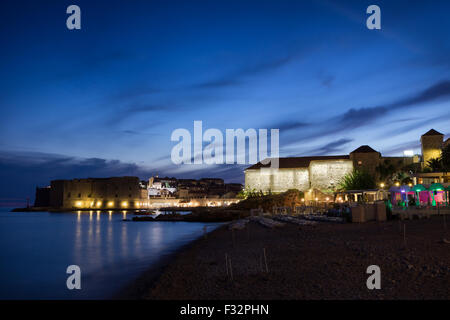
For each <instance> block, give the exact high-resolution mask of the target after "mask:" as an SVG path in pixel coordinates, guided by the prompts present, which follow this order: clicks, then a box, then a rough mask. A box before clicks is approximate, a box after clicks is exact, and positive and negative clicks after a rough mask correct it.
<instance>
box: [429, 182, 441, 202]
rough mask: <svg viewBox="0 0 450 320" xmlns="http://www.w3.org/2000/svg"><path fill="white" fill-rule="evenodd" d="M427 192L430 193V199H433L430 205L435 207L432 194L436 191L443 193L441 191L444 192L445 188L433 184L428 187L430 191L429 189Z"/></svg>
mask: <svg viewBox="0 0 450 320" xmlns="http://www.w3.org/2000/svg"><path fill="white" fill-rule="evenodd" d="M429 190H430V191H431V195H432V197H433V203H432V205H433V206H435V205H436V200H435V199H434V192H436V191H443V190H445V188H444V186H443V185H442V184H440V183H433V184H432V185H431V186H430V189H429Z"/></svg>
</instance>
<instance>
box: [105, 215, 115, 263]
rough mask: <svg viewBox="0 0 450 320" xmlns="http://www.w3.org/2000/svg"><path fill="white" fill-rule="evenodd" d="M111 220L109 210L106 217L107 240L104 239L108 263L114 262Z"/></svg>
mask: <svg viewBox="0 0 450 320" xmlns="http://www.w3.org/2000/svg"><path fill="white" fill-rule="evenodd" d="M109 221H111V211H110V212H109V219H108V232H107V241H106V256H107V259H108V262H109V264H112V263H113V262H114V242H113V227H112V223H111V222H109Z"/></svg>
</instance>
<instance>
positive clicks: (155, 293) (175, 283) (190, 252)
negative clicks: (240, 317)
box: [122, 217, 450, 300]
mask: <svg viewBox="0 0 450 320" xmlns="http://www.w3.org/2000/svg"><path fill="white" fill-rule="evenodd" d="M403 224H405V225H406V229H407V230H408V235H407V236H406V239H407V240H406V241H407V245H406V247H405V246H404V243H403V234H402V233H401V232H400V229H401V228H400V226H402V225H403ZM443 230H444V229H443V224H442V217H433V218H431V219H426V220H410V221H401V222H399V221H396V220H394V221H388V222H383V223H377V222H368V223H364V224H333V223H320V224H319V225H316V226H300V227H299V226H295V225H291V224H287V225H285V226H284V227H280V228H275V229H267V228H264V227H262V226H260V225H258V224H257V223H255V222H250V223H249V224H248V227H247V228H246V229H244V230H237V231H234V232H233V231H231V230H228V228H226V226H222V227H219V228H218V229H216V230H214V231H212V232H210V233H208V237H207V239H203V237H201V238H199V239H197V240H195V241H193V242H192V243H189V245H188V246H184V247H183V248H180V250H178V251H177V252H176V253H175V254H173V255H171V257H170V259H168V260H165V261H164V266H162V265H160V266H159V267H160V268H156V269H155V268H154V267H152V268H150V269H149V270H147V271H146V272H145V273H144V277H147V279H150V280H152V281H149V282H147V284H146V283H139V280H137V281H136V282H135V283H134V284H133V285H134V289H135V290H138V292H139V294H138V295H136V294H134V295H130V296H128V297H132V298H134V299H151V300H241V299H246V300H255V299H258V300H324V299H325V300H354V299H369V300H398V299H407V300H411V299H412V300H414V299H450V273H448V266H449V265H450V251H449V249H450V245H449V244H446V243H445V242H443V241H442V239H443V237H444V232H443ZM446 237H447V239H448V238H450V237H449V234H448V233H447V236H446ZM263 250H264V251H263ZM263 253H264V254H266V255H267V260H266V263H265V262H264V258H263V257H264V255H263ZM225 254H227V256H228V259H230V260H231V261H232V268H233V280H231V279H230V275H229V271H228V270H227V269H226V267H225V261H226V260H225ZM265 264H267V269H268V272H266V270H265V269H266V266H265ZM370 265H378V266H380V269H381V283H382V289H381V290H368V289H367V287H366V281H367V278H368V277H369V275H368V274H367V272H366V271H367V270H366V269H367V267H368V266H370ZM156 270H157V271H158V272H159V274H158V276H157V277H156V276H155V272H156ZM152 276H153V278H152ZM140 279H142V278H140ZM133 285H130V286H129V288H131V289H133ZM135 292H137V291H135ZM123 298H124V296H122V299H123Z"/></svg>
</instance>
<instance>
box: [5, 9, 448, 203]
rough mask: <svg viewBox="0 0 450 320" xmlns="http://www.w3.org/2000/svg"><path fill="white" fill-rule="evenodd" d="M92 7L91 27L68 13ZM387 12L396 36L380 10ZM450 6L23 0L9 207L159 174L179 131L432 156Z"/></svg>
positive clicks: (12, 35) (291, 152)
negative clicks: (425, 141)
mask: <svg viewBox="0 0 450 320" xmlns="http://www.w3.org/2000/svg"><path fill="white" fill-rule="evenodd" d="M71 4H77V5H79V6H80V8H81V13H82V19H81V27H82V29H81V30H68V29H67V28H66V19H67V17H68V15H67V14H66V8H67V7H68V6H69V5H71ZM371 4H377V5H379V6H380V7H381V23H382V29H381V30H368V29H367V28H366V23H365V21H366V18H367V17H368V14H366V8H367V7H368V6H369V5H371ZM449 12H450V3H449V2H448V1H423V0H422V1H393V0H391V1H364V0H359V1H300V0H297V1H279V0H278V1H262V0H258V1H250V0H240V1H232V0H226V1H219V0H214V1H192V0H189V1H188V0H185V1H167V0H166V1H112V0H108V1H93V0H90V1H79V0H71V1H63V0H58V1H56V0H55V1H37V0H34V1H21V0H14V1H12V0H6V1H2V2H1V5H0V41H1V47H0V48H1V51H0V52H1V59H0V72H1V77H0V88H1V89H0V108H1V117H0V205H2V204H3V205H8V204H11V203H12V202H14V201H19V200H14V199H24V198H25V197H30V198H31V199H33V198H34V188H35V186H37V185H40V186H45V185H47V184H48V183H49V181H50V180H51V179H56V178H75V177H107V176H122V175H137V176H140V177H141V178H148V177H149V176H151V175H152V174H159V175H160V176H161V175H169V176H176V177H184V178H187V177H191V178H200V177H221V178H224V179H225V180H226V181H228V182H241V183H243V180H244V175H243V171H242V170H243V168H245V167H246V166H238V165H220V166H208V165H182V166H175V165H173V164H172V163H171V160H170V152H171V149H172V147H173V146H174V145H175V143H174V142H171V141H170V136H171V133H172V131H173V130H175V129H177V128H186V129H188V130H190V131H193V121H194V120H202V121H203V128H204V130H206V129H207V128H217V129H220V130H222V131H223V132H225V129H227V128H230V129H237V128H243V129H244V130H245V129H248V128H256V129H257V128H267V129H271V128H279V129H280V146H281V148H280V154H281V155H282V156H306V155H333V154H348V153H349V152H350V151H352V150H353V149H355V148H357V147H358V146H360V145H363V144H368V145H370V146H371V147H373V148H374V149H376V150H378V151H380V152H382V153H383V154H384V155H401V154H402V152H403V150H405V149H413V150H414V151H415V152H416V153H419V152H420V145H419V138H420V135H421V134H423V133H425V132H426V131H428V130H429V129H431V128H434V129H436V130H438V131H440V132H442V133H444V134H446V137H448V134H449V133H450V130H449V128H450V126H449V125H450V108H449V107H450V37H449V31H450V19H449V18H448V15H449Z"/></svg>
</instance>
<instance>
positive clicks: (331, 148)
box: [309, 138, 353, 156]
mask: <svg viewBox="0 0 450 320" xmlns="http://www.w3.org/2000/svg"><path fill="white" fill-rule="evenodd" d="M352 141H353V139H346V138H343V139H339V140H336V141H332V142H330V143H327V144H326V145H324V146H322V147H320V148H317V149H313V150H310V151H309V153H310V154H311V155H318V156H321V155H329V154H332V153H336V152H340V151H342V149H343V148H342V147H343V146H345V145H346V144H348V143H350V142H352Z"/></svg>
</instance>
